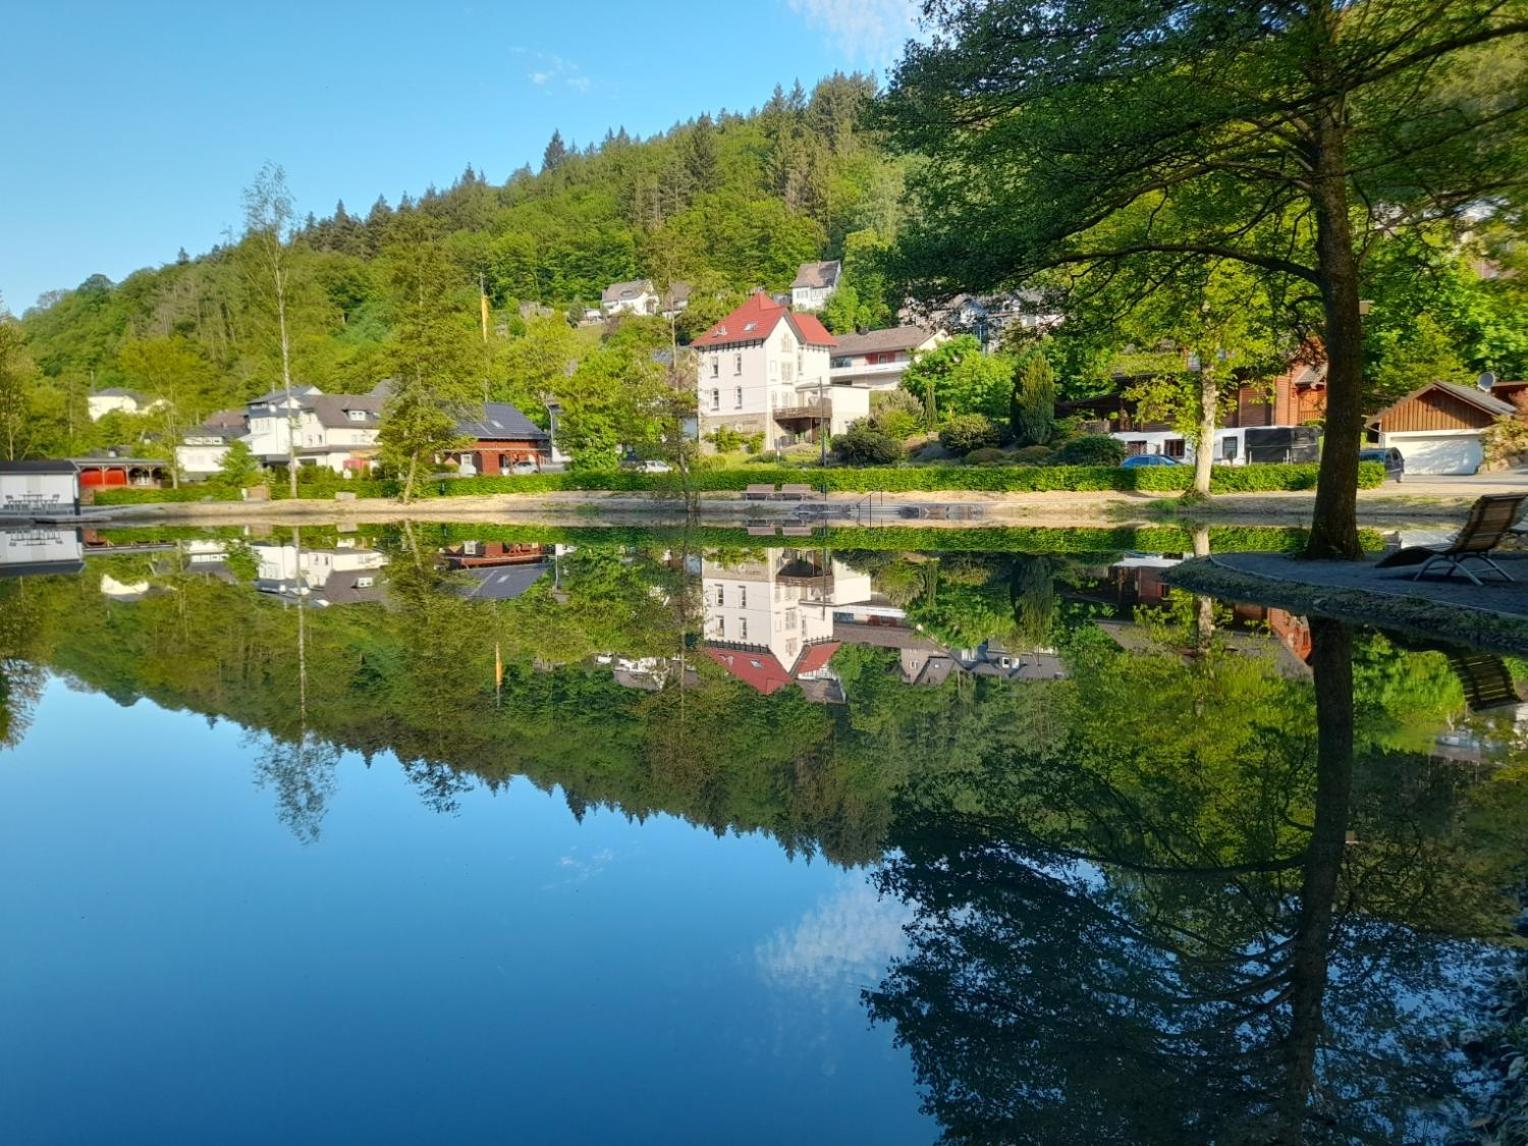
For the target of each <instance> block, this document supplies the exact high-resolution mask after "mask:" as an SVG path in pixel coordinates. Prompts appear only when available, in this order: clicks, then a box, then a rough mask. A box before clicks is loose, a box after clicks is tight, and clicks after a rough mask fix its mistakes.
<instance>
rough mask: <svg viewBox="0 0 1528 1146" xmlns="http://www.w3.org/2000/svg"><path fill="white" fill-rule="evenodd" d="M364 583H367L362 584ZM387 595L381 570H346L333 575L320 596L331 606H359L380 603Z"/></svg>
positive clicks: (330, 575)
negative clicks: (365, 603) (374, 602)
mask: <svg viewBox="0 0 1528 1146" xmlns="http://www.w3.org/2000/svg"><path fill="white" fill-rule="evenodd" d="M362 581H365V582H367V583H366V584H364V585H363V584H361V582H362ZM384 594H385V589H384V587H383V584H382V571H381V570H379V569H346V570H343V571H341V572H336V573H331V574H329V577H328V579H327V580H325V581H324V587H323V588H322V589H320V590H319V591H318V596H319V597H321V598H322V599H323V600H325V601H328V602H329V603H330V604H331V605H359V604H362V603H364V602H367V601H380V600H382V598H383V596H384Z"/></svg>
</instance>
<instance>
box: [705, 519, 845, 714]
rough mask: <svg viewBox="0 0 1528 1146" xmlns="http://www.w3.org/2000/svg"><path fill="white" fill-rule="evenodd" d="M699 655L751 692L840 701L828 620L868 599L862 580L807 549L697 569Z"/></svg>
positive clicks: (707, 563)
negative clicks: (797, 690)
mask: <svg viewBox="0 0 1528 1146" xmlns="http://www.w3.org/2000/svg"><path fill="white" fill-rule="evenodd" d="M701 593H702V596H703V599H704V602H705V627H704V631H705V649H706V653H707V655H708V656H710V657H711V659H712V660H714V661H716V663H717V664H719V665H721V667H722V668H724V669H725V670H727V671H728V672H729V673H731V674H732V675H733V676H735V677H737V678H738V679H739V680H742V681H743V682H744V683H746V684H747V685H748V686H749V687H751V688H754V689H757V690H758V691H759V692H763V693H766V694H768V693H772V692H774V691H776V690H778V689H780V688H784V687H785V686H786V685H788V684H791V683H795V684H799V685H801V686H802V687H803V688H804V689H806V691H807V694H808V696H810V697H812V698H813V699H820V700H835V699H842V688H841V687H840V686H839V685H838V681H837V677H836V676H835V675H834V674H833V671H832V669H831V668H829V666H828V662H829V660H831V659H832V656H833V654H834V653H835V652H836V651H837V650H838V647H839V646H838V642H837V641H835V640H834V636H833V625H834V613H835V611H837V610H840V609H842V608H844V607H845V606H847V605H853V604H857V603H861V602H868V601H870V599H871V593H872V590H871V584H870V575H869V574H868V573H860V572H858V571H857V570H855V569H853V568H851V567H850V566H848V565H846V564H844V563H843V562H842V561H835V560H833V559H832V558H831V557H825V556H824V555H823V553H822V552H821V551H818V550H810V549H771V550H767V551H766V552H765V555H764V556H763V557H762V558H760V559H757V560H748V561H739V562H730V563H727V564H722V563H719V562H716V561H711V560H706V561H705V562H703V564H702V567H701Z"/></svg>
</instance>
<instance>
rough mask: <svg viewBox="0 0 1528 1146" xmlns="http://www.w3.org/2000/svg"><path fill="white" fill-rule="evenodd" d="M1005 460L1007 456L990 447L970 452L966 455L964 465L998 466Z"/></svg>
mask: <svg viewBox="0 0 1528 1146" xmlns="http://www.w3.org/2000/svg"><path fill="white" fill-rule="evenodd" d="M1007 460H1008V455H1007V454H1005V453H1004V452H1003V451H1002V450H999V449H996V448H995V447H992V446H988V447H986V448H984V449H980V450H972V451H971V452H970V453H969V454H967V455H966V465H968V466H993V465H1000V464H1002V463H1003V462H1006V461H1007Z"/></svg>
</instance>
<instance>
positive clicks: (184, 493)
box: [91, 485, 241, 505]
mask: <svg viewBox="0 0 1528 1146" xmlns="http://www.w3.org/2000/svg"><path fill="white" fill-rule="evenodd" d="M239 500H241V498H240V496H239V491H238V490H230V489H222V488H220V487H218V486H212V485H183V486H181V487H180V488H179V489H133V488H131V487H127V488H113V489H98V490H96V493H95V498H94V500H93V501H92V502H91V504H92V505H141V504H143V503H145V502H162V501H239Z"/></svg>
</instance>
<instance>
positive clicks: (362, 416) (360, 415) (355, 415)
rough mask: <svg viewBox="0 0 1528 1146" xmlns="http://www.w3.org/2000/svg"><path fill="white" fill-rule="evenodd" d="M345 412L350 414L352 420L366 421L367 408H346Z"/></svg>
mask: <svg viewBox="0 0 1528 1146" xmlns="http://www.w3.org/2000/svg"><path fill="white" fill-rule="evenodd" d="M345 413H346V414H347V415H348V416H349V418H350V420H351V421H352V422H364V421H366V411H365V410H346V411H345Z"/></svg>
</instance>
